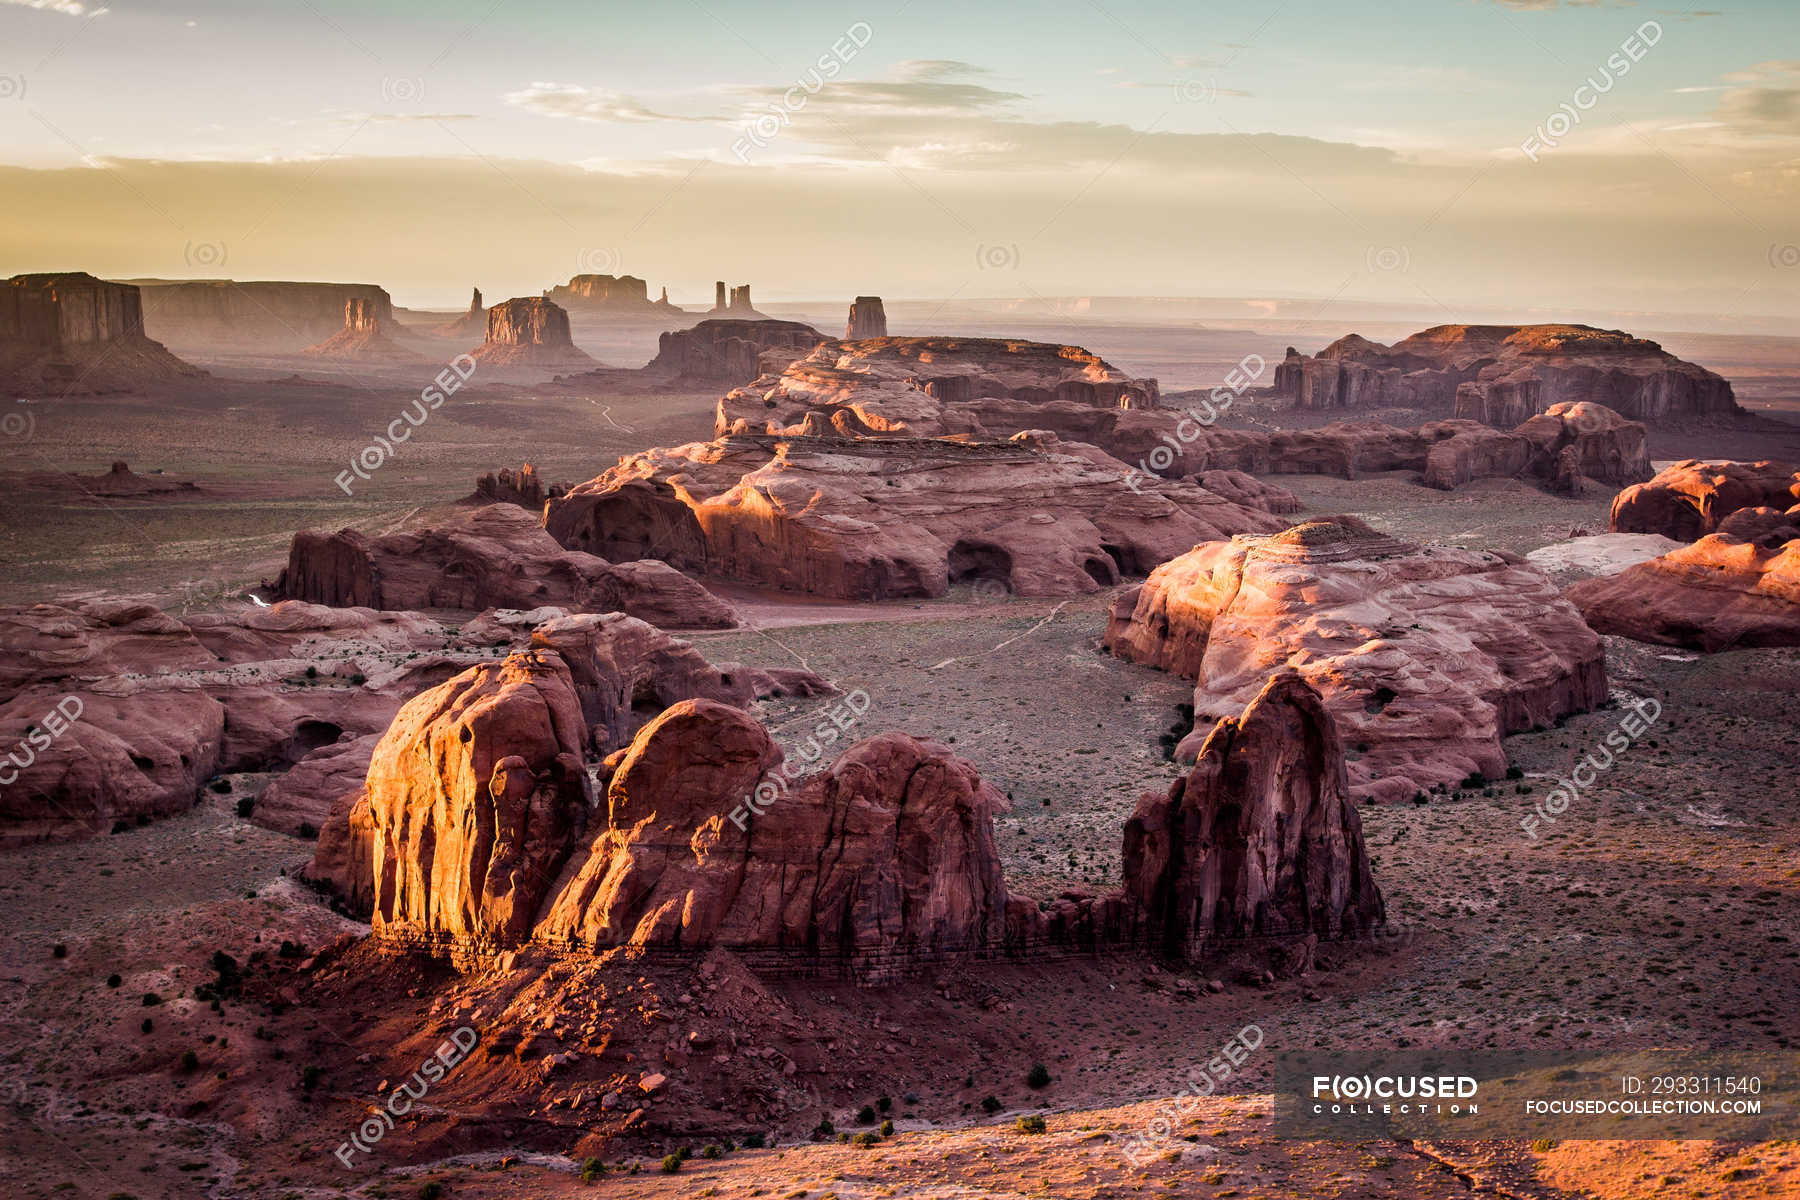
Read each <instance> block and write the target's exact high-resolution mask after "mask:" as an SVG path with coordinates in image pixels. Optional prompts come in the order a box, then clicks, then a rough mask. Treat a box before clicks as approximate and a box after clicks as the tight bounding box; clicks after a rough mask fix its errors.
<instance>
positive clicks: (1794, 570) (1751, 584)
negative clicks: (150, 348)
mask: <svg viewBox="0 0 1800 1200" xmlns="http://www.w3.org/2000/svg"><path fill="white" fill-rule="evenodd" d="M1727 524H1728V525H1731V526H1732V530H1727V531H1722V532H1719V533H1713V534H1708V535H1707V536H1705V537H1703V538H1701V539H1700V540H1699V541H1697V542H1695V543H1694V544H1693V545H1691V546H1683V547H1682V548H1681V549H1679V550H1672V551H1670V552H1669V553H1668V554H1665V555H1663V556H1662V557H1661V558H1656V559H1651V560H1650V561H1649V562H1646V563H1639V564H1638V565H1636V566H1634V567H1627V568H1626V569H1625V570H1623V571H1620V572H1619V573H1618V574H1616V575H1605V576H1601V577H1599V578H1595V579H1584V580H1582V581H1581V582H1580V583H1577V584H1575V585H1574V586H1573V587H1571V588H1570V589H1569V590H1568V592H1567V593H1565V594H1566V595H1567V596H1568V598H1569V600H1570V601H1572V602H1573V603H1574V605H1575V607H1577V608H1579V609H1580V610H1581V615H1582V616H1583V617H1585V618H1587V622H1588V624H1589V625H1591V626H1593V627H1594V628H1595V629H1597V630H1599V631H1600V632H1601V633H1614V634H1618V635H1620V636H1622V637H1628V638H1632V639H1634V640H1636V641H1640V642H1652V643H1656V644H1658V645H1664V646H1686V647H1689V648H1691V649H1695V650H1703V651H1706V652H1707V653H1709V654H1710V653H1714V652H1716V651H1720V650H1739V649H1746V648H1749V647H1753V646H1800V513H1793V512H1789V513H1778V512H1776V511H1775V510H1773V509H1764V510H1756V509H1740V510H1739V512H1738V514H1737V515H1736V516H1734V517H1733V518H1731V519H1729V520H1728V522H1727ZM1743 535H1749V536H1748V537H1746V536H1743Z"/></svg>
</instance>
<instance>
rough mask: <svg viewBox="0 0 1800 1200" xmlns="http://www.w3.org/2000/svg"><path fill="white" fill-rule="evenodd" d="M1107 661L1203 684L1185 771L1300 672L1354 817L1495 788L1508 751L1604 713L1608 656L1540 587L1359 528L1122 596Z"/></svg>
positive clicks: (1508, 571) (1521, 571)
mask: <svg viewBox="0 0 1800 1200" xmlns="http://www.w3.org/2000/svg"><path fill="white" fill-rule="evenodd" d="M1104 645H1105V647H1106V648H1107V649H1108V650H1110V651H1111V652H1112V653H1114V654H1116V655H1119V656H1120V657H1122V658H1127V659H1130V660H1132V661H1134V662H1140V663H1144V664H1147V665H1150V666H1155V667H1160V668H1162V669H1164V670H1168V671H1173V672H1175V673H1177V674H1180V675H1185V676H1187V677H1189V678H1193V679H1195V680H1196V683H1197V686H1196V688H1195V692H1194V708H1195V721H1196V725H1195V732H1194V733H1193V734H1190V735H1189V736H1188V737H1187V738H1186V739H1185V740H1184V741H1183V742H1182V743H1181V745H1180V747H1178V754H1179V755H1180V756H1181V757H1183V758H1187V757H1190V756H1192V755H1194V754H1195V753H1197V752H1198V750H1199V749H1200V743H1201V741H1202V739H1203V737H1204V732H1205V730H1207V729H1209V728H1210V727H1211V725H1212V723H1213V722H1214V721H1216V720H1218V719H1220V718H1223V717H1228V716H1236V715H1237V714H1238V713H1239V712H1241V711H1242V709H1243V708H1244V706H1245V705H1246V704H1248V703H1249V702H1250V701H1251V700H1252V699H1254V698H1255V697H1256V695H1257V694H1258V693H1259V692H1260V690H1261V689H1262V687H1263V684H1264V682H1265V680H1266V679H1267V677H1268V676H1269V674H1270V673H1271V672H1272V671H1274V670H1276V669H1278V668H1281V667H1284V666H1286V667H1292V668H1294V669H1295V670H1297V671H1298V672H1299V673H1300V674H1301V676H1302V677H1303V678H1305V679H1306V681H1307V682H1308V683H1309V684H1311V685H1312V686H1313V687H1314V688H1315V689H1316V690H1317V691H1318V692H1319V694H1320V695H1321V696H1322V697H1323V698H1324V701H1325V705H1326V707H1327V708H1328V709H1330V711H1331V714H1332V717H1333V719H1334V720H1335V722H1336V724H1337V727H1338V729H1339V732H1340V733H1341V735H1342V737H1343V739H1344V741H1345V742H1346V743H1347V744H1349V745H1351V746H1353V747H1354V748H1355V750H1356V755H1355V757H1354V758H1353V759H1352V761H1351V762H1350V765H1349V771H1350V782H1351V792H1352V794H1353V795H1354V796H1356V797H1357V798H1358V799H1371V798H1372V799H1381V800H1387V801H1393V800H1404V799H1409V798H1411V797H1413V796H1414V795H1415V794H1416V793H1420V792H1426V791H1430V790H1432V789H1434V788H1440V787H1442V788H1448V787H1453V786H1455V785H1457V784H1459V783H1461V782H1462V781H1463V780H1464V779H1465V778H1467V777H1469V776H1483V777H1486V778H1489V779H1494V778H1499V777H1500V776H1501V775H1502V774H1503V773H1504V772H1505V769H1506V756H1505V754H1504V753H1503V751H1502V750H1501V746H1500V738H1501V736H1503V735H1504V734H1508V733H1514V732H1517V731H1519V730H1523V729H1530V728H1532V727H1533V726H1537V725H1549V724H1551V723H1553V722H1554V721H1555V720H1556V719H1557V718H1558V717H1560V716H1563V715H1565V714H1567V713H1572V712H1582V711H1586V710H1589V709H1592V708H1595V707H1597V706H1599V705H1600V704H1602V703H1604V702H1605V700H1606V672H1605V660H1604V655H1603V651H1602V647H1601V643H1600V639H1599V638H1598V637H1596V636H1595V635H1594V633H1593V631H1592V630H1590V629H1589V628H1588V627H1587V625H1586V623H1585V622H1583V621H1582V619H1581V615H1580V614H1579V613H1578V612H1576V611H1575V609H1574V607H1573V606H1572V605H1570V604H1569V603H1568V602H1567V601H1566V600H1564V599H1563V598H1562V597H1561V596H1559V595H1558V594H1557V592H1556V589H1555V588H1554V586H1553V585H1552V584H1551V582H1550V580H1549V579H1548V578H1547V577H1546V576H1544V575H1543V574H1542V573H1540V572H1539V571H1537V570H1535V569H1533V568H1532V567H1530V566H1528V565H1526V564H1525V563H1524V562H1523V560H1521V559H1518V558H1517V557H1516V556H1513V555H1509V554H1499V553H1484V552H1481V551H1474V550H1463V549H1458V548H1454V547H1446V546H1415V545H1412V544H1410V543H1406V542H1402V541H1398V540H1396V539H1394V538H1389V537H1385V536H1383V535H1381V534H1379V533H1376V532H1375V531H1374V530H1372V529H1370V528H1369V527H1368V526H1367V525H1366V524H1364V523H1363V522H1361V521H1359V520H1357V519H1356V518H1354V517H1330V518H1325V519H1321V520H1318V521H1314V522H1309V523H1307V524H1304V525H1299V526H1296V527H1294V528H1293V529H1289V530H1287V531H1285V532H1283V533H1279V534H1275V535H1273V536H1269V537H1255V536H1240V537H1236V538H1233V539H1231V540H1230V541H1219V542H1211V543H1208V544H1205V545H1200V546H1196V547H1194V549H1193V550H1191V551H1189V552H1188V553H1186V554H1184V555H1182V556H1181V557H1179V558H1177V559H1174V560H1173V561H1171V562H1169V563H1167V564H1165V565H1163V566H1162V567H1159V568H1158V569H1157V570H1156V571H1154V572H1152V573H1151V575H1150V577H1149V579H1147V580H1146V581H1145V582H1144V583H1143V584H1141V585H1139V586H1137V587H1133V588H1128V589H1124V590H1122V591H1121V592H1120V594H1119V597H1118V600H1117V601H1116V602H1115V604H1114V607H1113V614H1112V619H1111V621H1110V623H1109V624H1108V626H1107V630H1106V634H1105V638H1104Z"/></svg>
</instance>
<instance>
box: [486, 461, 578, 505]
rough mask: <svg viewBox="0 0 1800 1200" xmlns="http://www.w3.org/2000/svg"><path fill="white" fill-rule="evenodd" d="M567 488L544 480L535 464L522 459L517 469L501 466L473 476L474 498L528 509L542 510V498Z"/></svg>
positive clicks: (555, 494) (544, 498)
mask: <svg viewBox="0 0 1800 1200" xmlns="http://www.w3.org/2000/svg"><path fill="white" fill-rule="evenodd" d="M568 490H569V489H568V487H567V486H566V485H564V484H560V483H551V484H546V483H545V482H544V481H543V479H542V478H540V477H539V475H538V473H537V468H536V467H534V466H532V465H531V464H530V463H524V464H522V465H521V466H520V467H519V469H518V470H517V471H514V470H512V469H511V468H510V467H501V468H500V469H499V470H498V471H489V472H488V473H487V474H485V475H478V476H476V478H475V495H474V499H475V500H476V501H478V502H480V503H483V504H516V505H518V506H519V507H520V508H523V509H525V510H527V511H529V512H533V513H541V512H543V511H544V501H545V500H547V499H549V498H550V497H552V496H560V495H562V494H563V493H564V492H566V491H568Z"/></svg>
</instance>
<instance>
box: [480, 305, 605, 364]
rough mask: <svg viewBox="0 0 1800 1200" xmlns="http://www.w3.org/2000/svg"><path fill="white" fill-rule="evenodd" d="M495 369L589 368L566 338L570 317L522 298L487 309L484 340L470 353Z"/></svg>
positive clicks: (583, 355)
mask: <svg viewBox="0 0 1800 1200" xmlns="http://www.w3.org/2000/svg"><path fill="white" fill-rule="evenodd" d="M469 353H470V354H471V355H472V356H474V357H475V358H477V359H479V360H480V361H482V362H485V363H492V364H494V365H496V366H527V367H530V366H553V367H554V366H576V367H579V366H592V365H593V364H594V360H593V359H592V358H591V357H589V356H588V354H587V353H586V352H585V351H582V350H579V349H577V348H576V346H575V343H574V341H573V340H572V339H571V338H570V336H569V314H568V313H567V312H565V311H564V310H563V309H562V308H561V307H560V306H559V305H556V304H553V303H552V302H550V301H549V300H546V299H545V298H544V297H542V296H522V297H518V298H515V299H512V300H508V301H506V302H504V303H502V304H496V305H494V307H492V308H490V309H488V314H487V340H486V341H485V342H483V343H482V344H481V345H479V346H477V347H476V348H475V349H473V350H471V351H469Z"/></svg>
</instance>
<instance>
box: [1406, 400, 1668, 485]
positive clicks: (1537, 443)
mask: <svg viewBox="0 0 1800 1200" xmlns="http://www.w3.org/2000/svg"><path fill="white" fill-rule="evenodd" d="M1451 424H1454V425H1457V426H1461V427H1462V428H1460V429H1459V430H1458V431H1457V432H1456V433H1455V434H1453V435H1452V436H1450V437H1448V438H1446V439H1444V440H1442V441H1439V442H1436V443H1435V444H1433V445H1432V447H1431V449H1430V450H1429V451H1428V452H1427V454H1426V458H1425V474H1424V477H1423V478H1422V479H1421V481H1420V482H1422V483H1424V484H1425V486H1426V487H1434V488H1440V489H1442V490H1444V491H1451V490H1453V489H1455V488H1456V487H1457V486H1458V485H1460V484H1463V483H1467V482H1469V481H1470V480H1474V479H1483V478H1491V477H1496V476H1497V477H1515V478H1516V477H1528V478H1535V479H1537V480H1539V481H1540V482H1541V483H1543V484H1544V485H1545V486H1546V487H1548V488H1549V489H1550V490H1552V491H1556V492H1564V493H1574V492H1578V491H1580V490H1581V488H1582V486H1583V484H1582V481H1583V480H1585V479H1593V480H1596V481H1598V482H1600V483H1603V484H1609V485H1613V486H1617V485H1621V484H1629V483H1636V482H1638V481H1639V480H1642V479H1647V478H1649V476H1650V453H1649V450H1648V449H1647V446H1646V435H1647V432H1648V431H1647V430H1646V429H1645V428H1644V426H1643V425H1642V424H1641V423H1639V422H1637V421H1627V420H1626V419H1625V418H1623V417H1621V416H1620V415H1619V414H1618V413H1616V412H1614V411H1612V410H1611V409H1610V408H1605V407H1603V406H1601V405H1599V404H1590V403H1586V402H1579V403H1572V404H1555V405H1552V406H1551V407H1550V410H1549V411H1548V412H1545V413H1540V414H1539V415H1537V416H1535V417H1532V418H1530V419H1529V420H1527V421H1526V422H1525V423H1524V424H1522V425H1520V426H1519V427H1518V428H1517V429H1515V430H1513V431H1512V432H1511V433H1501V432H1500V431H1498V430H1495V429H1491V428H1489V427H1488V426H1486V425H1481V424H1476V423H1473V422H1465V421H1456V422H1441V423H1440V425H1451ZM1426 428H1436V427H1434V426H1427V427H1426Z"/></svg>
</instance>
